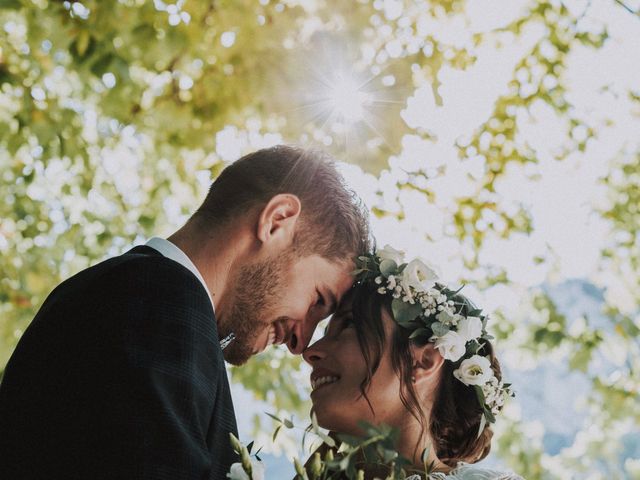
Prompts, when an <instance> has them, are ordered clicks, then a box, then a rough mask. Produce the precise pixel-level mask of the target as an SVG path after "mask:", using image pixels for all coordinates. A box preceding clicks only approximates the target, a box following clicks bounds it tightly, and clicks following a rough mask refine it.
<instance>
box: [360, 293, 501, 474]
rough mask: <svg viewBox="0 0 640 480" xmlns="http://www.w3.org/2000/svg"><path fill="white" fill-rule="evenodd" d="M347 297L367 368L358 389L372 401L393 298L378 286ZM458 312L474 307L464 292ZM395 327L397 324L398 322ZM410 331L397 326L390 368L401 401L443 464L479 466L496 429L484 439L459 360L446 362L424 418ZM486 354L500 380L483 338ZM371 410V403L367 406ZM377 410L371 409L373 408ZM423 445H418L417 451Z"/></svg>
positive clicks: (485, 433)
mask: <svg viewBox="0 0 640 480" xmlns="http://www.w3.org/2000/svg"><path fill="white" fill-rule="evenodd" d="M349 296H350V297H351V300H352V312H353V319H354V322H353V323H354V328H355V330H356V334H357V337H358V342H359V344H360V349H361V350H362V354H363V356H364V359H365V363H366V365H367V376H366V378H365V379H364V380H363V382H362V383H361V385H360V391H361V392H362V395H363V397H364V398H365V399H366V400H367V402H369V400H368V398H367V394H366V390H367V388H368V386H369V384H370V383H371V379H372V377H373V375H374V373H375V372H376V370H377V369H378V367H379V365H380V359H381V356H382V352H383V350H384V346H385V343H386V340H387V339H386V337H385V330H384V325H383V322H382V310H383V309H384V310H385V311H386V312H387V313H388V314H389V316H391V318H393V313H392V310H391V298H390V297H389V296H388V295H380V294H379V293H377V292H376V289H375V286H371V285H369V284H357V285H356V286H354V287H353V289H352V291H351V292H350V294H349ZM453 300H454V302H455V303H456V307H457V309H458V310H457V311H458V313H461V314H463V315H467V314H468V312H469V311H471V310H473V309H474V308H475V307H474V305H473V304H472V303H471V302H470V301H469V300H468V299H467V298H466V297H465V296H464V295H461V294H459V293H458V294H456V295H455V296H454V297H453ZM394 323H395V322H394ZM411 333H412V331H411V330H407V329H404V328H402V327H400V326H399V325H398V324H395V325H394V329H393V336H392V338H391V339H390V340H391V364H392V366H393V369H394V370H395V372H396V373H397V374H398V377H399V378H400V400H401V401H402V404H403V405H404V406H405V408H406V409H407V411H408V412H409V413H410V414H411V415H413V417H415V418H416V419H417V420H418V421H419V422H420V425H422V433H423V434H424V432H425V430H426V428H427V426H428V428H429V433H430V435H431V438H432V442H433V445H432V448H433V449H434V450H435V453H436V455H437V456H438V458H439V459H440V461H442V462H443V463H445V464H447V465H449V466H451V467H455V466H456V465H457V464H458V462H461V461H464V462H467V463H475V462H478V461H480V460H482V459H483V458H485V457H486V456H487V455H488V454H489V451H490V449H491V437H492V436H493V431H492V430H491V428H490V426H489V425H487V426H486V427H485V428H484V430H483V431H482V433H481V434H480V436H478V429H479V428H480V419H481V416H482V413H483V410H482V407H481V406H480V404H479V403H478V398H477V396H476V393H475V391H474V389H473V387H470V386H467V385H465V384H464V383H462V382H461V381H459V380H457V379H456V378H455V377H454V376H453V371H454V370H455V369H456V368H457V362H451V361H449V360H445V361H444V363H443V365H442V370H441V372H442V374H441V377H440V382H439V385H438V391H437V392H436V394H435V397H434V403H433V406H432V408H431V415H430V418H428V419H427V418H426V416H425V414H424V410H423V408H422V401H421V399H420V398H419V397H418V395H417V393H416V391H415V389H414V388H413V382H412V381H411V376H412V365H413V358H412V355H411V349H410V345H411V343H412V342H413V340H412V339H410V338H409V335H410V334H411ZM481 345H482V350H481V351H482V354H483V355H484V356H487V357H489V359H490V361H491V368H492V369H493V373H494V375H495V376H496V378H498V379H499V380H500V379H501V378H502V376H501V372H500V365H499V363H498V360H497V358H496V357H495V354H494V352H493V347H492V345H491V343H490V342H488V341H485V340H481ZM369 407H371V403H369ZM371 408H372V409H373V407H371ZM417 448H419V445H417V446H416V449H417Z"/></svg>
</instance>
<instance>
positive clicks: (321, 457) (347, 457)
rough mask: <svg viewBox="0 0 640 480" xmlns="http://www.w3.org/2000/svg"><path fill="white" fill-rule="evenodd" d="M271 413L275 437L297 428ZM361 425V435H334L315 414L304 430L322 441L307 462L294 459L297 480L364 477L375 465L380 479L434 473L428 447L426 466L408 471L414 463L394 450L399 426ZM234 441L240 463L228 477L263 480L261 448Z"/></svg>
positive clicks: (413, 477) (406, 479)
mask: <svg viewBox="0 0 640 480" xmlns="http://www.w3.org/2000/svg"><path fill="white" fill-rule="evenodd" d="M268 415H269V416H270V417H272V418H273V419H274V420H275V421H276V422H277V423H278V426H277V429H276V432H275V433H274V440H275V438H276V436H277V434H278V432H279V430H280V429H281V428H282V427H284V428H288V429H292V428H295V426H294V424H293V423H292V422H291V421H290V420H287V419H280V418H278V417H276V416H274V415H270V414H268ZM360 427H361V429H362V430H363V432H365V434H364V436H362V437H355V436H352V435H346V434H336V435H335V437H333V436H329V435H327V434H326V433H324V432H323V431H322V430H321V429H320V428H319V427H318V424H317V420H316V417H315V415H312V424H311V425H310V426H309V427H307V428H306V429H305V435H306V433H309V432H311V433H312V434H314V435H315V436H316V438H318V439H319V440H320V441H321V444H320V446H319V447H318V448H316V449H315V451H314V452H313V454H312V456H311V457H310V458H309V459H308V460H307V462H306V464H303V463H302V462H301V461H300V460H299V459H298V458H294V459H293V465H294V468H295V472H296V476H295V477H294V480H331V479H341V480H342V479H348V480H364V478H365V469H366V470H367V472H370V470H371V468H375V471H376V474H377V476H379V478H381V480H382V479H384V480H419V479H421V478H428V477H429V475H430V474H431V473H432V471H433V468H434V465H433V464H429V463H427V461H426V459H427V458H428V454H429V450H428V448H427V449H425V450H424V451H423V453H422V458H423V463H424V469H423V470H421V471H419V472H415V471H413V469H412V470H411V471H409V470H408V468H409V466H410V465H411V462H409V460H407V459H405V458H403V457H402V456H400V455H399V454H398V452H396V451H395V449H394V445H395V444H396V441H397V436H398V430H397V429H394V428H391V427H389V426H387V425H379V426H374V425H371V424H368V423H366V422H361V423H360ZM231 443H232V445H233V448H234V449H235V451H236V452H237V453H238V454H239V455H240V458H241V462H238V463H234V464H233V465H232V466H231V469H230V471H229V473H228V474H227V478H229V479H231V480H264V478H265V477H264V475H265V467H264V464H263V463H262V462H261V461H260V458H259V457H258V453H259V451H258V452H256V454H253V455H252V454H251V450H252V447H253V442H251V443H250V444H249V445H247V446H244V445H242V444H241V443H240V441H239V440H238V439H237V438H236V437H235V436H234V435H233V434H231ZM303 444H304V440H303ZM365 463H366V467H365Z"/></svg>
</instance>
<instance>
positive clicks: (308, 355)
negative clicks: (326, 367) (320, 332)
mask: <svg viewBox="0 0 640 480" xmlns="http://www.w3.org/2000/svg"><path fill="white" fill-rule="evenodd" d="M321 342H322V339H320V340H318V341H317V342H315V343H314V344H313V345H309V346H308V347H307V348H305V349H304V351H303V352H302V358H304V361H305V362H307V363H308V364H309V365H313V364H314V363H315V362H317V361H318V360H322V359H323V358H324V357H325V353H324V351H323V350H322V349H321V348H320V347H321Z"/></svg>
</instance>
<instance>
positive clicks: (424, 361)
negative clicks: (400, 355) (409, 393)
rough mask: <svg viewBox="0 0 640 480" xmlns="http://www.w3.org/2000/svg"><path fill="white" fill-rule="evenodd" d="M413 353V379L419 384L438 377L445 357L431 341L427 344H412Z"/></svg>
mask: <svg viewBox="0 0 640 480" xmlns="http://www.w3.org/2000/svg"><path fill="white" fill-rule="evenodd" d="M410 348H411V355H412V356H413V366H412V370H411V381H412V382H413V383H414V384H416V385H418V384H422V383H425V382H426V381H428V382H431V381H433V380H436V379H437V378H438V375H437V374H438V372H439V371H440V368H442V365H443V363H444V358H443V357H442V355H440V352H439V351H438V350H437V349H436V348H435V346H434V344H433V343H431V342H429V343H426V344H425V345H411V347H410Z"/></svg>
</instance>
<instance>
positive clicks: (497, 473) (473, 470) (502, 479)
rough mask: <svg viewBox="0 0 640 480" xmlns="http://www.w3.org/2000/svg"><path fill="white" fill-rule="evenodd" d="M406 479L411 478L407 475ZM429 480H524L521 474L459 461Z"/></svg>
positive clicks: (433, 474)
mask: <svg viewBox="0 0 640 480" xmlns="http://www.w3.org/2000/svg"><path fill="white" fill-rule="evenodd" d="M406 480H411V477H407V479H406ZM428 480H524V479H523V478H522V477H521V476H520V475H516V474H515V473H512V472H505V471H502V470H493V469H491V468H483V467H478V466H476V465H471V464H468V463H459V464H458V466H457V467H456V468H455V469H454V470H452V471H451V472H449V473H432V474H431V475H429V478H428Z"/></svg>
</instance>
